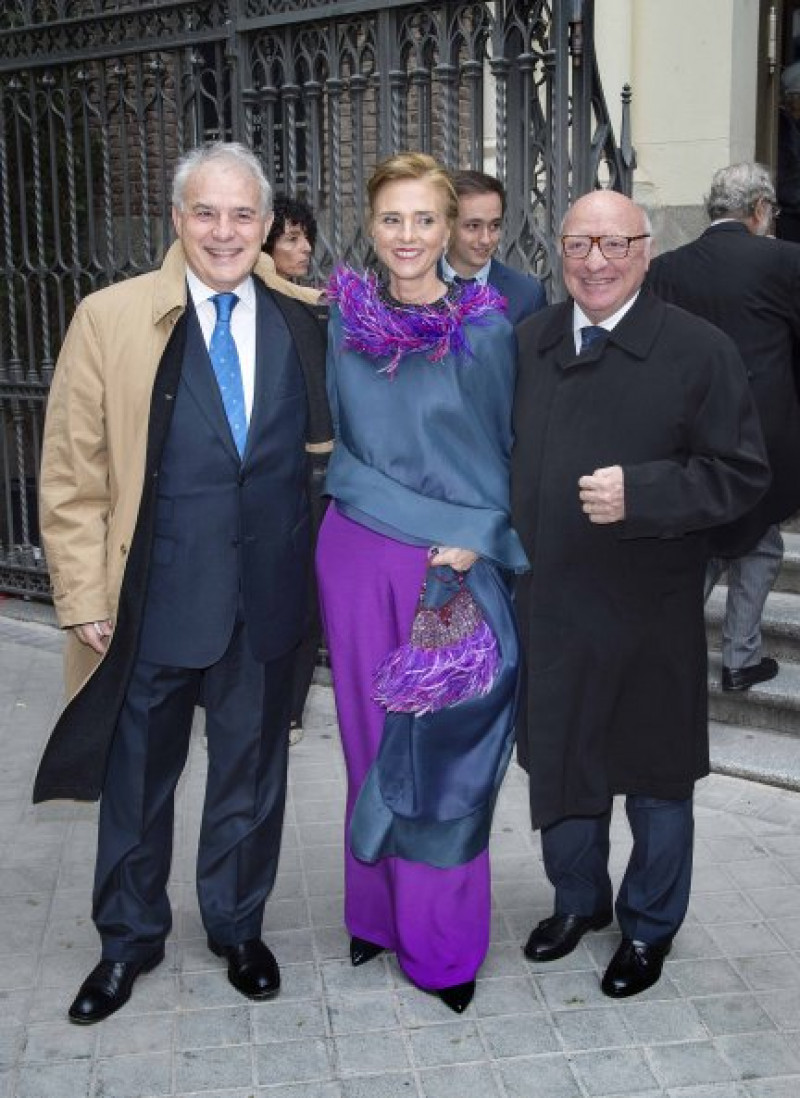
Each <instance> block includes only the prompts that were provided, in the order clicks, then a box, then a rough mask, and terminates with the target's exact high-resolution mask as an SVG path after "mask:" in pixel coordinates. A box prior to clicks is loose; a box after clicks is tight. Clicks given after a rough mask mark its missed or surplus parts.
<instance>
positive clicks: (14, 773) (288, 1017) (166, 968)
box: [0, 615, 800, 1098]
mask: <svg viewBox="0 0 800 1098" xmlns="http://www.w3.org/2000/svg"><path fill="white" fill-rule="evenodd" d="M44 618H45V620H41V621H37V622H29V621H24V620H16V619H11V618H8V617H5V616H2V615H0V751H2V758H3V761H4V765H3V767H2V768H0V823H1V824H2V827H0V1007H1V1008H2V1009H0V1095H3V1096H8V1098H50V1096H52V1098H457V1096H458V1098H473V1096H474V1098H495V1096H496V1098H611V1096H614V1098H620V1096H621V1098H659V1096H660V1098H798V1095H800V1053H799V1052H798V1049H800V794H798V793H797V792H794V791H792V790H790V789H781V788H776V787H774V786H768V785H762V784H758V783H755V782H752V781H748V780H743V779H742V778H741V777H737V776H732V775H726V774H715V775H713V776H712V777H711V778H709V779H707V780H706V781H704V782H701V783H700V784H699V785H698V789H697V796H696V819H697V841H696V869H695V887H694V892H693V898H692V903H691V906H690V910H689V915H688V918H687V922H686V924H685V926H684V928H683V930H682V931H681V933H680V935H679V936H678V938H677V939H676V942H675V947H674V949H673V952H672V954H671V955H670V957H669V958H668V960H667V962H666V965H665V968H664V975H663V977H662V979H661V981H660V982H659V983H658V984H657V985H656V986H655V987H654V988H651V989H650V990H649V991H648V992H646V993H645V994H644V995H642V996H638V997H636V998H635V999H632V1000H627V1001H625V1002H612V1001H610V1000H608V999H606V998H605V997H604V996H603V995H602V993H601V992H600V988H599V981H600V977H601V975H602V971H603V967H604V965H605V964H606V963H607V961H608V959H609V957H610V956H611V954H612V953H613V951H614V948H615V945H616V942H617V940H618V931H617V929H616V927H615V926H611V927H609V928H608V929H606V930H604V931H602V932H600V933H597V934H591V935H587V937H586V938H585V939H584V941H583V942H582V943H581V945H580V947H579V948H578V949H577V950H576V951H575V952H574V953H573V954H572V955H571V956H570V957H567V958H563V959H562V960H561V961H559V962H555V963H553V964H552V965H546V966H534V965H532V964H530V963H528V962H527V961H526V960H525V958H524V956H523V954H522V950H521V948H520V947H521V943H522V942H523V941H524V939H525V938H526V936H527V933H528V931H529V930H530V928H531V926H532V925H533V923H535V922H536V921H538V919H540V918H542V917H543V916H545V915H547V914H549V913H550V904H551V894H550V888H549V885H548V883H547V881H546V879H545V877H544V874H543V871H542V863H541V856H540V852H539V846H538V840H537V838H536V836H534V835H532V834H531V832H530V828H529V825H528V818H527V807H526V804H527V796H526V782H525V776H524V774H523V773H522V772H521V771H520V770H519V769H517V768H516V766H514V765H513V764H512V767H511V769H510V771H509V774H508V777H507V779H506V782H505V785H504V787H503V791H502V793H501V797H500V800H499V803H498V809H497V813H496V818H495V827H494V834H493V838H492V847H493V881H494V890H493V927H492V945H491V949H490V952H489V956H488V957H487V960H486V963H485V965H484V966H483V969H482V970H481V973H480V977H479V980H478V988H477V994H476V997H475V1000H474V1001H473V1004H472V1005H471V1006H470V1007H469V1009H468V1010H467V1012H466V1013H465V1014H464V1015H463V1016H462V1017H460V1018H456V1017H455V1016H454V1015H453V1014H452V1013H451V1012H450V1011H449V1010H447V1008H446V1007H444V1005H443V1004H442V1003H441V1002H440V1001H439V1000H438V999H437V998H436V997H435V996H432V995H429V994H426V993H425V992H423V991H420V990H418V989H417V988H415V987H413V985H411V984H410V983H409V982H408V981H407V980H406V979H405V977H404V976H403V974H402V972H401V971H400V969H399V967H398V965H397V963H396V961H395V959H394V958H393V957H391V956H387V955H382V956H381V957H379V958H376V960H375V961H373V962H371V963H370V964H369V965H366V966H364V967H362V968H359V969H353V968H352V966H351V965H350V964H349V961H348V958H347V943H348V939H347V935H346V933H345V931H344V929H343V927H342V895H343V881H342V864H341V846H340V843H341V815H342V805H343V799H344V782H345V777H344V765H343V761H342V756H341V751H340V747H339V742H338V735H337V729H336V718H335V710H334V705H333V698H332V694H331V691H330V688H329V687H327V686H324V685H315V686H314V687H313V688H312V692H311V698H310V703H309V707H308V710H307V714H306V721H305V725H306V733H305V738H304V739H303V741H302V742H301V743H300V744H298V745H297V746H296V747H293V748H292V749H291V752H290V788H289V797H288V804H287V826H286V843H285V848H284V852H283V855H282V859H281V866H280V870H279V874H278V880H277V884H276V889H275V894H274V897H273V899H272V900H271V902H270V904H269V905H268V909H267V915H266V919H265V928H264V933H265V937H266V938H267V940H268V941H269V942H270V943H271V945H272V946H273V948H274V950H275V952H276V955H277V956H278V959H279V961H280V963H281V967H282V972H283V990H282V992H281V995H280V996H279V998H278V999H276V1000H275V1001H273V1002H269V1003H262V1004H252V1003H249V1002H247V1001H246V1000H244V999H242V998H241V997H240V996H239V995H238V994H237V993H236V992H235V991H234V990H233V989H232V988H231V987H230V985H229V984H228V982H227V980H226V978H225V971H224V965H223V964H222V962H220V961H219V959H218V958H216V957H213V956H212V955H211V954H210V953H209V952H208V950H207V949H206V947H205V942H204V936H203V930H202V926H201V923H200V920H199V916H198V912H197V904H196V897H195V892H194V848H195V844H196V836H197V830H198V824H199V815H200V808H201V803H202V794H203V782H204V773H205V767H206V753H205V749H204V744H203V735H202V719H201V717H200V716H199V715H198V720H197V722H196V727H195V730H194V734H193V739H192V748H191V752H190V758H189V763H188V765H187V769H186V773H185V774H184V777H183V779H182V781H181V784H180V787H179V791H178V801H177V812H176V845H175V865H174V872H173V877H172V881H171V884H170V894H171V897H172V902H173V906H174V911H175V930H174V932H173V934H172V936H171V938H170V942H169V944H168V949H167V958H166V961H165V963H164V965H162V966H161V967H160V968H159V969H158V970H157V971H155V972H153V973H151V974H148V975H146V976H143V977H142V978H141V979H140V980H139V981H138V982H137V984H136V987H135V988H134V992H133V995H132V997H131V1000H130V1002H129V1003H128V1004H127V1006H126V1007H125V1008H123V1010H122V1011H120V1012H119V1013H118V1014H117V1015H116V1016H115V1017H113V1018H111V1019H109V1020H108V1021H106V1022H104V1023H102V1024H100V1025H99V1026H96V1027H92V1028H91V1029H80V1028H77V1027H74V1026H71V1025H70V1024H69V1023H68V1022H67V1021H66V1018H65V1010H66V1007H67V1005H68V1003H69V1001H70V999H71V997H72V994H73V993H74V991H75V990H76V988H77V985H78V983H79V982H80V980H81V978H82V977H83V975H84V974H85V973H86V971H88V969H89V968H90V967H91V966H92V965H93V964H94V962H95V959H96V956H97V941H96V937H95V934H94V929H93V927H92V924H91V918H90V887H91V876H92V859H93V851H94V845H95V819H96V808H95V806H93V805H90V806H87V805H77V804H71V803H67V802H59V803H57V804H51V805H40V806H37V807H34V806H33V805H31V803H30V790H31V783H32V779H33V774H34V770H35V767H36V764H37V761H38V758H39V755H40V753H41V750H42V747H43V745H44V742H45V738H46V735H47V731H48V729H49V727H50V726H51V725H52V722H53V720H54V719H55V716H56V714H57V712H58V710H59V707H60V704H61V659H60V647H61V641H60V636H59V633H58V631H57V630H56V629H54V628H53V627H52V624H50V623H48V621H47V620H46V615H44ZM725 734H726V735H731V733H730V731H729V730H725ZM787 740H790V741H792V742H793V743H794V744H797V740H796V738H793V737H787ZM757 746H758V745H757V742H756V743H755V744H751V748H752V750H753V752H756V751H757ZM787 746H788V745H787ZM796 750H797V752H798V754H800V744H798V745H797V748H796ZM612 842H613V848H612V866H613V871H614V874H615V876H616V877H617V878H618V877H619V875H620V872H621V867H622V866H623V865H624V862H625V858H626V856H627V851H628V849H629V842H630V840H629V836H628V831H627V824H626V822H625V819H624V812H622V811H621V806H617V810H616V811H615V816H614V821H613V825H612Z"/></svg>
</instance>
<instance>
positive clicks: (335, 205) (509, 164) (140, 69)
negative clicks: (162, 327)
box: [0, 0, 633, 597]
mask: <svg viewBox="0 0 800 1098" xmlns="http://www.w3.org/2000/svg"><path fill="white" fill-rule="evenodd" d="M592 30H593V0H550V2H545V0H528V2H522V0H520V2H514V0H492V2H484V3H477V2H470V3H457V2H453V0H442V2H429V3H407V2H402V0H383V2H382V3H381V4H379V5H378V4H376V3H375V2H374V0H373V2H362V0H338V2H331V3H324V2H322V0H160V2H150V3H148V2H142V0H5V4H4V5H3V10H2V12H0V205H1V206H2V210H0V488H1V489H2V495H0V592H2V591H5V592H14V593H18V594H25V595H29V596H34V597H47V594H48V590H49V584H48V578H47V570H46V562H45V561H44V559H43V556H42V552H41V549H40V548H39V532H38V524H37V508H36V489H37V477H38V466H39V449H40V440H41V431H42V421H43V415H44V406H45V401H46V396H47V389H48V386H49V383H50V379H51V377H52V372H53V367H54V362H55V358H56V355H57V352H58V349H59V346H60V344H61V341H62V339H63V336H64V332H65V330H66V326H67V324H68V322H69V320H70V317H71V315H72V312H73V310H74V307H75V305H76V303H77V302H78V301H79V300H80V298H81V297H82V296H84V295H85V294H86V293H88V292H90V291H91V290H93V289H96V288H98V287H100V286H103V285H106V284H108V283H110V282H113V281H116V280H118V279H120V278H126V277H129V276H131V275H135V274H138V273H140V272H143V271H146V270H149V269H150V268H152V267H153V266H155V265H156V264H157V263H158V261H159V258H160V256H161V253H162V249H163V247H164V245H165V243H166V242H167V241H168V238H169V231H170V230H169V208H168V195H169V182H170V168H171V164H172V163H173V161H174V159H175V157H176V156H177V155H178V154H179V153H180V152H181V151H183V150H184V149H186V148H187V147H190V146H192V145H195V144H197V143H198V142H200V141H203V140H207V139H209V138H215V137H218V136H223V137H227V138H234V139H238V140H243V141H245V142H248V143H249V144H251V145H252V146H253V147H254V148H255V149H256V150H257V151H258V153H259V155H260V156H261V159H262V161H263V163H264V166H265V168H266V171H267V174H268V175H269V177H270V179H271V181H272V182H273V184H274V186H275V187H276V189H278V190H286V191H288V192H290V193H292V194H297V193H300V194H303V195H304V196H305V197H306V198H307V199H308V200H309V201H310V202H311V204H312V206H313V207H314V208H315V210H316V211H317V214H318V219H319V222H320V238H319V242H318V246H317V255H316V264H317V272H316V273H317V274H318V275H322V274H325V273H327V271H329V270H330V268H331V266H332V264H333V262H334V260H335V259H345V260H347V261H350V262H353V263H355V264H359V263H362V262H363V261H364V259H365V255H366V251H367V245H366V241H365V238H364V235H363V232H362V227H361V211H362V209H363V207H364V181H365V179H366V178H367V176H368V175H369V173H370V171H371V169H372V168H373V167H374V165H375V164H376V162H377V161H378V160H379V159H380V158H381V157H383V156H384V155H387V154H389V153H390V152H392V151H395V150H398V149H401V148H416V149H422V150H424V151H428V152H433V153H434V154H435V155H436V156H438V157H439V158H440V159H441V160H443V161H444V162H445V163H446V164H447V165H449V166H451V167H477V168H484V169H485V170H491V171H493V172H495V173H496V174H497V175H498V176H499V177H500V178H501V179H502V180H503V181H504V182H505V184H506V187H507V190H508V213H507V219H506V228H505V239H504V244H503V252H504V255H505V257H506V259H507V260H508V261H509V262H510V263H512V264H513V265H514V266H517V267H519V268H521V269H523V270H525V269H528V270H534V269H535V270H537V271H538V272H539V273H540V274H541V275H542V276H543V277H545V278H551V277H552V268H551V259H552V256H551V241H552V239H553V237H554V235H555V233H556V232H557V227H558V224H559V222H560V219H561V216H562V214H563V212H564V210H565V208H566V206H567V204H568V201H569V200H570V198H571V196H572V195H578V194H581V193H584V192H585V191H587V190H589V189H591V188H592V187H594V186H595V185H597V183H598V181H599V182H602V183H603V184H604V185H607V186H612V187H615V188H616V189H619V190H623V191H626V192H628V193H629V192H630V185H631V175H632V170H633V153H632V150H631V148H630V143H629V139H628V136H627V103H625V104H624V106H623V112H624V113H623V139H622V148H621V149H620V148H618V147H617V145H616V144H615V141H614V136H613V134H612V131H611V127H610V125H609V121H608V116H607V111H606V107H605V102H604V99H603V94H602V90H601V87H600V82H599V78H598V73H597V66H596V63H595V57H594V48H593V39H592ZM624 98H629V96H624ZM601 176H602V179H601V178H600V177H601Z"/></svg>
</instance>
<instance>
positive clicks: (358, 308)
mask: <svg viewBox="0 0 800 1098" xmlns="http://www.w3.org/2000/svg"><path fill="white" fill-rule="evenodd" d="M327 296H328V299H329V300H330V301H335V302H336V304H337V305H338V306H339V310H340V312H341V314H342V326H343V329H344V339H345V344H346V346H347V347H349V348H350V349H351V350H354V351H358V352H359V353H360V354H364V355H367V356H368V357H369V358H374V359H377V360H378V361H383V360H386V359H388V361H387V362H386V365H385V366H381V367H380V370H381V373H387V374H389V375H390V376H391V375H392V374H393V373H394V372H395V370H396V369H397V367H398V366H399V364H400V360H401V359H402V358H403V357H405V356H406V355H410V354H424V355H426V356H427V357H428V358H429V359H430V360H431V362H441V360H442V359H443V358H444V357H445V356H446V355H448V354H452V355H460V354H463V353H467V354H469V353H470V347H469V342H468V341H467V337H466V335H465V332H464V326H465V324H487V323H489V321H490V320H491V318H492V317H495V316H497V314H498V313H501V314H502V313H504V312H505V308H506V302H505V298H504V297H503V296H502V295H501V294H499V293H498V292H497V290H495V289H494V287H492V286H478V285H477V284H470V285H464V286H463V287H462V288H461V293H460V294H459V295H458V296H453V297H450V296H449V295H448V296H447V297H445V298H442V299H441V301H438V302H434V303H433V304H431V305H418V306H408V307H401V306H393V305H392V304H391V303H390V302H388V301H386V300H384V298H383V297H382V296H381V292H380V287H379V283H378V279H377V277H376V276H375V275H374V274H373V273H372V272H370V271H367V272H366V273H365V274H364V275H360V274H358V273H357V272H356V271H354V270H353V269H352V268H350V267H337V268H336V270H335V271H334V272H333V274H332V275H331V279H330V282H329V283H328V288H327Z"/></svg>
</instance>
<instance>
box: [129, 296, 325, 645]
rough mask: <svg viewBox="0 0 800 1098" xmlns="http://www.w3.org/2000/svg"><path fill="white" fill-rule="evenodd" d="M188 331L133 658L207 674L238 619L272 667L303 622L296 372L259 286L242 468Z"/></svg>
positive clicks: (281, 327) (203, 358)
mask: <svg viewBox="0 0 800 1098" xmlns="http://www.w3.org/2000/svg"><path fill="white" fill-rule="evenodd" d="M185 322H186V324H187V328H188V330H187V339H186V345H185V351H184V362H183V369H182V371H181V378H180V382H179V384H178V388H177V392H176V395H175V402H174V404H175V408H174V412H173V415H172V422H171V425H170V430H169V433H168V435H167V438H166V441H165V446H164V451H163V453H162V455H161V462H160V469H159V479H158V484H159V487H158V495H157V500H156V509H155V529H154V540H153V548H152V553H151V558H150V570H149V581H148V590H147V599H146V603H145V613H144V621H143V628H142V636H141V641H140V653H141V655H142V656H143V657H144V658H145V659H147V660H149V661H150V662H151V663H163V664H166V665H168V666H173V667H207V666H209V665H210V664H211V663H214V662H215V661H216V660H218V659H219V658H220V657H221V655H222V653H223V652H224V651H225V648H226V646H227V644H228V641H229V639H230V635H231V632H232V630H233V625H234V621H235V620H236V617H237V615H238V616H240V617H242V618H243V619H244V621H245V622H246V624H247V634H248V639H249V641H250V647H251V649H252V651H253V654H254V656H255V657H256V659H274V658H276V657H277V656H279V655H282V654H283V653H284V652H286V651H288V650H289V649H291V648H293V647H294V645H295V644H296V643H297V642H298V641H299V639H300V633H301V629H302V627H303V622H304V617H305V613H304V611H305V601H306V600H305V589H306V580H307V572H308V568H309V553H310V527H309V514H308V502H307V497H306V491H305V480H306V456H305V445H304V444H305V437H306V420H307V406H308V404H307V399H306V387H305V384H304V380H303V371H302V369H301V367H300V362H299V359H298V356H297V352H296V350H295V348H294V346H293V343H292V338H291V335H290V332H289V329H288V327H287V326H286V322H285V320H284V318H283V316H282V315H281V312H280V310H279V308H278V306H277V305H276V303H275V301H274V299H273V297H272V296H271V295H270V294H269V293H268V291H267V290H265V289H264V288H263V287H261V286H260V285H258V284H257V285H256V377H255V394H254V401H253V411H252V416H251V419H250V428H249V432H248V436H247V444H246V447H245V451H244V454H243V456H242V459H241V461H240V459H239V455H238V453H237V451H236V447H235V445H234V442H233V437H232V435H231V431H230V427H229V425H228V420H227V417H226V414H225V409H224V407H223V403H222V398H221V396H220V392H219V386H218V385H217V382H216V379H215V377H214V372H213V368H212V366H211V362H210V360H209V357H208V352H207V350H206V347H205V343H204V340H203V337H202V333H201V331H200V326H199V324H198V322H197V317H196V315H195V312H194V310H193V309H189V310H188V312H187V315H186V318H185ZM198 485H200V486H202V488H201V490H198Z"/></svg>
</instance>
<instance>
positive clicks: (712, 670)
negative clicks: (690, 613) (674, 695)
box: [708, 652, 800, 754]
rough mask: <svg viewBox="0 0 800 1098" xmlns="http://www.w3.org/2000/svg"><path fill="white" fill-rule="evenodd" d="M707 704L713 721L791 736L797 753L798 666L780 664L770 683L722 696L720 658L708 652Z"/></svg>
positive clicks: (799, 732)
mask: <svg viewBox="0 0 800 1098" xmlns="http://www.w3.org/2000/svg"><path fill="white" fill-rule="evenodd" d="M708 662H709V676H708V703H709V714H710V716H711V718H712V719H713V720H715V721H721V722H722V723H723V724H730V725H736V726H738V727H742V728H750V729H767V730H769V731H771V732H778V733H782V734H784V735H786V736H789V737H792V738H793V739H794V742H795V749H796V750H797V751H798V754H800V745H798V744H797V737H800V665H798V664H792V663H781V667H780V671H779V672H778V674H777V676H776V677H775V678H774V679H772V680H771V681H770V682H762V683H759V684H758V685H757V686H753V687H751V688H750V689H749V690H745V691H743V692H741V693H726V692H725V691H723V690H722V687H721V686H720V673H721V670H722V659H721V657H720V654H719V652H709V657H708Z"/></svg>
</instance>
